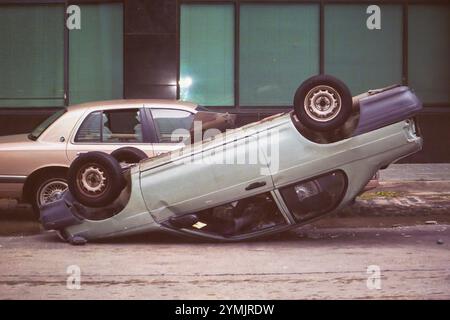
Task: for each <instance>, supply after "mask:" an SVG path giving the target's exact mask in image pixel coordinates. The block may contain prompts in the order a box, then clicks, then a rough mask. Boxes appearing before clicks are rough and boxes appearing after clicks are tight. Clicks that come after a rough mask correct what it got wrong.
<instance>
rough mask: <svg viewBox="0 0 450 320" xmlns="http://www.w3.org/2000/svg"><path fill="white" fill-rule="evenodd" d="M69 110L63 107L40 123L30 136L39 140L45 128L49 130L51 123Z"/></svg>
mask: <svg viewBox="0 0 450 320" xmlns="http://www.w3.org/2000/svg"><path fill="white" fill-rule="evenodd" d="M66 111H67V110H66V109H62V110H60V111H57V112H55V113H54V114H52V115H51V116H50V117H48V118H47V119H45V120H44V121H43V122H42V123H41V124H40V125H38V126H37V127H36V128H34V130H33V131H32V132H31V133H30V134H29V135H28V138H29V139H31V140H37V139H38V138H39V137H40V136H41V134H42V133H44V131H45V130H47V128H48V127H50V125H51V124H52V123H53V122H55V121H56V120H58V119H59V117H61V116H62V115H63V114H64V113H65V112H66Z"/></svg>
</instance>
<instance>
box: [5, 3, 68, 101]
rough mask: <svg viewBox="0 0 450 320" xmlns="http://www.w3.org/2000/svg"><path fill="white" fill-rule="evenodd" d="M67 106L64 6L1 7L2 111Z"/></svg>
mask: <svg viewBox="0 0 450 320" xmlns="http://www.w3.org/2000/svg"><path fill="white" fill-rule="evenodd" d="M63 105H64V6H63V5H26V6H22V5H21V6H19V5H5V6H0V107H34V106H36V107H40V106H42V107H50V106H63Z"/></svg>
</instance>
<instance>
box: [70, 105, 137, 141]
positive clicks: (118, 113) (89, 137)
mask: <svg viewBox="0 0 450 320" xmlns="http://www.w3.org/2000/svg"><path fill="white" fill-rule="evenodd" d="M75 141H76V142H97V143H98V142H105V143H138V142H142V141H143V135H142V124H141V117H140V111H139V109H127V110H107V111H103V112H101V111H97V112H93V113H91V114H90V115H89V116H87V117H86V119H85V120H84V121H83V123H82V125H81V126H80V129H79V130H78V132H77V135H76V137H75Z"/></svg>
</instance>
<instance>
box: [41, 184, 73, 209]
mask: <svg viewBox="0 0 450 320" xmlns="http://www.w3.org/2000/svg"><path fill="white" fill-rule="evenodd" d="M66 190H67V182H65V181H64V180H53V181H49V182H47V183H46V184H44V185H43V186H42V187H41V188H40V190H39V194H38V201H39V205H44V204H47V203H51V202H55V201H56V200H58V199H61V197H62V195H63V193H64V191H66Z"/></svg>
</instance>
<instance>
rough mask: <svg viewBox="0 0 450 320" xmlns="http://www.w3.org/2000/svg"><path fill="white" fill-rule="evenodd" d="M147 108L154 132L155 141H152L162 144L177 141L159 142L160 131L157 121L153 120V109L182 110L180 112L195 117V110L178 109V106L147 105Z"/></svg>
mask: <svg viewBox="0 0 450 320" xmlns="http://www.w3.org/2000/svg"><path fill="white" fill-rule="evenodd" d="M146 109H147V110H148V113H149V114H150V117H151V122H152V128H153V132H154V137H155V142H154V143H162V144H176V143H179V142H161V133H160V130H159V127H158V123H157V122H156V121H155V119H154V117H153V110H175V111H182V112H186V113H190V114H191V115H192V116H194V117H193V119H194V118H195V112H191V111H188V110H185V109H178V108H163V107H147V108H146Z"/></svg>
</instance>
